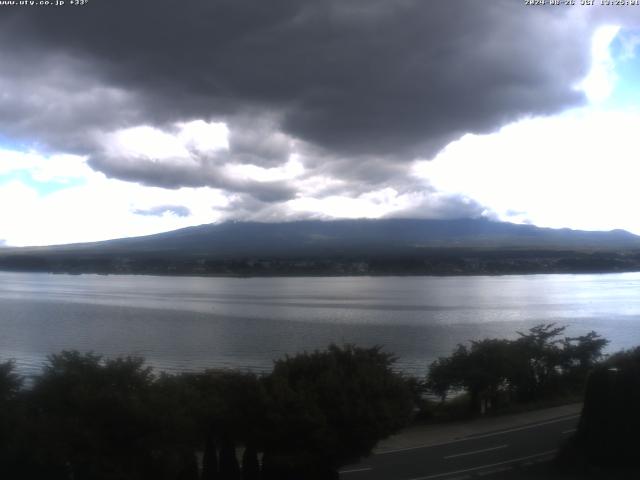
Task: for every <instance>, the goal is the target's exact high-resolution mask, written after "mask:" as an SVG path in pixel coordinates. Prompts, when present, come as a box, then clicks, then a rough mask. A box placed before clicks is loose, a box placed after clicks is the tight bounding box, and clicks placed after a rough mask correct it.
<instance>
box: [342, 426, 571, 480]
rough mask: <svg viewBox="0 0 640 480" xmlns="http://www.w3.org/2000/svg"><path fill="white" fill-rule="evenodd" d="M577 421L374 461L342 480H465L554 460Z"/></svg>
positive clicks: (393, 454) (485, 436) (394, 454)
mask: <svg viewBox="0 0 640 480" xmlns="http://www.w3.org/2000/svg"><path fill="white" fill-rule="evenodd" d="M578 418H579V416H578V415H569V416H564V417H560V418H554V419H549V420H546V421H543V422H540V423H536V424H531V425H523V426H519V427H516V428H511V429H507V430H501V431H496V432H490V433H483V434H480V435H472V436H469V437H465V438H462V439H459V440H455V441H451V442H446V443H440V444H436V445H429V446H415V447H411V448H403V449H397V450H390V451H386V452H383V453H378V454H375V455H372V456H371V457H369V458H367V459H365V460H364V461H363V462H362V463H361V464H358V465H353V466H349V467H345V468H344V469H342V471H341V472H340V478H341V479H343V480H431V479H434V480H436V479H437V480H453V479H455V480H462V479H464V478H472V477H475V476H478V475H482V476H485V475H489V474H490V473H492V472H500V471H504V470H507V469H510V468H513V467H516V466H519V465H528V464H532V463H535V462H540V461H547V460H549V459H551V458H553V456H554V454H555V452H556V450H557V449H558V447H559V445H560V443H561V442H562V441H563V440H565V439H566V438H568V436H569V435H570V434H571V433H572V432H574V431H575V428H576V425H577V423H578Z"/></svg>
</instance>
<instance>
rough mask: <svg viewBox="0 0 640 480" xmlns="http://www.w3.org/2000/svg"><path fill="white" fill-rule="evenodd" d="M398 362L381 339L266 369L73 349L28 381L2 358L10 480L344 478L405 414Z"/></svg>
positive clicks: (1, 434)
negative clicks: (171, 368) (167, 364)
mask: <svg viewBox="0 0 640 480" xmlns="http://www.w3.org/2000/svg"><path fill="white" fill-rule="evenodd" d="M393 362H394V358H393V357H392V356H391V355H389V354H386V353H383V352H382V351H381V349H380V348H377V347H376V348H369V349H365V348H358V347H355V346H352V345H346V346H344V347H338V346H335V345H332V346H330V347H329V348H328V349H327V350H325V351H317V352H314V353H304V354H300V355H296V356H294V357H287V358H285V359H283V360H280V361H277V362H276V363H275V365H274V368H273V371H272V373H271V374H269V375H266V376H264V377H258V376H256V375H254V374H251V373H245V372H238V371H220V370H209V371H205V372H201V373H189V374H180V375H168V374H161V375H159V376H156V375H154V374H153V372H152V370H151V368H149V367H147V366H145V364H144V361H143V360H142V359H140V358H133V357H127V358H118V359H114V360H108V359H103V358H102V357H100V356H97V355H94V354H92V353H88V354H81V353H78V352H75V351H65V352H62V353H60V354H58V355H52V356H51V357H50V358H49V361H48V364H47V365H46V366H45V367H44V369H43V371H42V373H41V374H40V375H39V376H37V377H36V378H35V379H34V381H33V385H32V386H31V387H30V388H28V389H26V388H22V381H21V379H20V377H19V376H17V375H16V374H15V372H14V365H13V364H12V363H11V362H7V363H3V364H0V468H1V469H2V472H3V473H2V477H3V478H16V479H17V478H20V479H40V478H47V479H49V480H58V479H60V480H63V479H64V480H67V479H74V480H102V479H104V480H107V479H110V480H115V479H118V480H128V479H132V480H133V479H136V480H143V479H153V480H163V479H166V480H174V479H175V480H178V479H180V480H196V479H203V480H205V479H206V480H212V479H229V480H231V479H234V480H235V479H237V480H239V479H240V478H243V479H245V480H250V479H257V478H263V479H270V478H272V479H276V478H277V479H279V480H280V479H282V480H286V479H288V478H291V479H294V478H295V479H300V478H305V479H306V478H308V479H314V478H317V479H325V478H337V468H338V467H340V466H342V465H344V464H345V463H347V462H350V461H356V460H358V459H359V458H361V457H362V456H365V455H367V454H369V453H370V452H371V449H372V448H373V446H374V445H375V444H376V443H377V442H378V441H379V440H380V439H381V438H384V437H386V436H388V435H390V434H391V433H393V432H395V431H397V430H398V429H400V428H401V427H402V426H404V425H405V424H406V423H407V421H408V420H409V417H410V415H411V412H412V409H413V404H412V395H411V391H410V389H409V387H408V385H407V382H406V381H405V379H404V378H403V377H401V376H399V375H398V374H396V373H394V372H393V370H392V368H391V367H392V365H393ZM239 452H242V455H241V462H239V461H238V460H239V455H238V453H239ZM260 457H262V461H261V462H260V461H259V459H260Z"/></svg>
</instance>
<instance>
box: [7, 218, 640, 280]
mask: <svg viewBox="0 0 640 480" xmlns="http://www.w3.org/2000/svg"><path fill="white" fill-rule="evenodd" d="M636 253H639V255H640V236H637V235H634V234H632V233H630V232H627V231H625V230H620V229H617V230H611V231H585V230H572V229H567V228H564V229H552V228H542V227H536V226H534V225H520V224H513V223H507V222H496V221H492V220H489V219H485V218H477V219H448V220H440V219H438V220H424V219H397V218H396V219H382V220H368V219H358V220H330V221H322V220H300V221H293V222H278V223H261V222H233V221H231V222H224V223H217V224H204V225H198V226H192V227H187V228H183V229H179V230H173V231H170V232H163V233H159V234H154V235H147V236H143V237H133V238H122V239H115V240H105V241H100V242H92V243H80V244H69V245H58V246H47V247H23V248H8V249H2V250H0V269H5V270H7V269H9V270H16V269H17V270H30V271H56V272H57V271H61V272H80V273H89V272H94V273H95V272H103V273H104V272H106V273H169V274H170V273H172V272H173V273H176V274H189V273H194V274H212V275H213V274H224V275H226V274H242V275H247V274H248V275H253V274H265V275H266V274H289V273H290V272H291V271H293V272H298V273H301V274H322V273H325V274H347V273H350V272H351V273H357V274H365V273H371V274H384V273H391V274H392V273H400V274H404V273H408V274H430V273H434V274H448V273H454V274H458V273H462V274H467V273H468V274H475V273H517V272H519V271H522V272H524V273H531V272H541V273H544V272H556V271H561V272H565V271H568V272H571V271H577V272H580V271H589V269H592V270H593V271H630V270H640V256H639V257H638V259H637V260H636ZM274 262H275V263H274ZM278 262H279V263H278ZM305 262H306V263H305ZM385 262H386V263H385ZM381 264H384V266H382V267H381V266H380V265H381ZM273 265H279V266H278V267H277V268H276V267H274V266H273ZM363 265H364V266H363ZM371 265H374V267H371ZM375 265H377V266H375Z"/></svg>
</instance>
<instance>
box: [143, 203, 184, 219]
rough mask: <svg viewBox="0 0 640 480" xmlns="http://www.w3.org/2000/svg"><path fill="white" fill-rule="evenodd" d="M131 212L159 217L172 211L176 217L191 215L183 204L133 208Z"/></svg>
mask: <svg viewBox="0 0 640 480" xmlns="http://www.w3.org/2000/svg"><path fill="white" fill-rule="evenodd" d="M133 213H135V214H136V215H142V216H146V217H161V216H162V215H164V214H165V213H172V214H174V215H176V216H178V217H188V216H189V215H191V210H189V209H188V208H187V207H185V206H184V205H159V206H157V207H152V208H147V209H138V210H134V211H133Z"/></svg>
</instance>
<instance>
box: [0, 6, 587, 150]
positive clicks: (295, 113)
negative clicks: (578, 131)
mask: <svg viewBox="0 0 640 480" xmlns="http://www.w3.org/2000/svg"><path fill="white" fill-rule="evenodd" d="M161 4H162V5H161ZM44 10H45V9H13V11H12V12H10V14H9V15H7V16H6V18H5V20H4V22H3V24H4V25H3V29H2V31H3V36H6V37H10V38H12V39H13V41H12V42H11V45H15V44H16V43H20V44H21V48H22V49H27V48H29V47H32V48H33V49H43V52H45V53H46V52H58V53H59V52H64V53H67V54H69V55H73V57H74V58H75V59H77V60H78V61H79V62H85V63H86V64H87V65H91V66H92V69H90V71H93V72H97V75H98V76H99V77H100V79H101V81H102V82H104V83H105V84H107V85H113V86H118V87H120V88H123V89H124V90H125V91H127V92H134V93H135V94H136V95H138V96H139V100H140V101H143V100H144V101H145V103H144V104H143V105H138V107H139V108H141V109H142V110H144V111H145V115H146V118H147V119H148V121H150V122H153V123H155V124H160V123H163V122H168V121H175V120H177V119H187V118H193V117H196V116H198V117H203V116H204V117H209V116H211V115H212V114H215V115H219V116H225V115H231V114H237V113H239V112H243V111H246V110H258V111H266V112H271V113H273V112H277V113H278V116H279V118H280V121H281V127H282V129H283V130H284V131H285V132H287V133H291V134H293V135H294V136H297V137H299V138H302V139H304V140H307V141H309V142H312V143H314V144H316V145H319V146H321V147H323V148H327V149H329V150H331V151H339V152H343V153H349V154H351V155H354V154H361V153H367V154H378V155H379V154H382V153H385V154H389V153H393V154H397V153H399V152H407V151H409V152H412V153H415V152H429V153H433V152H434V151H435V150H437V149H438V148H439V147H441V146H442V145H443V143H444V142H446V141H447V140H449V139H450V138H452V136H455V135H458V134H460V133H462V132H468V131H475V132H478V131H487V130H491V129H493V128H495V127H496V126H497V125H499V124H500V123H502V122H505V121H507V120H509V119H512V118H515V117H518V116H521V115H527V114H544V113H549V112H553V111H557V110H558V109H562V108H565V107H567V106H570V105H575V104H577V103H579V102H580V101H581V100H582V97H581V95H580V94H579V93H577V92H576V91H574V90H573V89H572V85H573V83H574V82H575V80H577V79H578V78H580V77H581V76H583V75H584V74H585V73H586V70H587V67H588V61H589V58H588V53H589V48H588V45H585V44H581V42H579V41H576V39H584V42H586V43H588V38H589V37H588V36H586V35H585V33H586V28H587V27H586V26H585V23H584V22H568V23H567V22H564V21H563V20H564V18H563V17H565V16H566V15H568V14H569V11H570V10H571V9H565V10H564V11H559V10H558V9H556V10H553V9H537V10H535V11H534V9H524V8H522V5H520V4H516V3H514V2H512V1H510V0H502V1H500V0H499V1H496V2H491V3H489V4H488V3H486V2H477V1H462V2H457V3H456V4H454V5H452V4H451V3H450V2H424V1H420V0H401V1H398V2H392V3H390V2H387V1H386V0H366V1H364V0H363V1H355V0H335V1H327V2H316V1H311V0H279V1H275V2H269V4H268V5H267V4H263V3H256V2H253V1H250V0H233V1H231V0H217V1H209V2H188V3H186V4H184V3H180V4H179V3H178V2H175V1H171V0H163V1H158V0H138V1H136V2H128V1H124V0H110V1H108V2H93V3H92V4H91V5H89V6H87V7H86V8H83V9H73V10H72V9H51V10H48V9H47V11H46V12H45V11H44ZM54 10H55V11H54ZM62 10H64V11H62ZM114 32H117V35H114ZM569 40H571V41H569ZM34 55H35V54H34ZM82 80H83V79H79V81H78V82H77V84H76V85H75V89H71V91H76V92H77V91H82V92H85V91H86V90H87V89H88V88H89V85H87V83H86V82H85V83H83V81H82ZM63 123H65V122H63Z"/></svg>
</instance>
